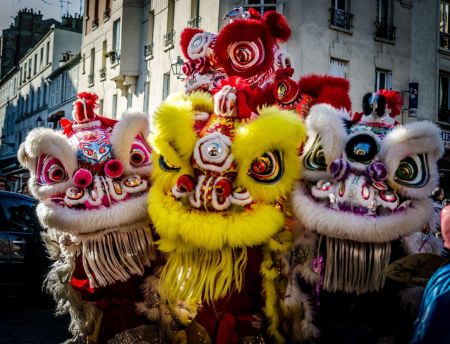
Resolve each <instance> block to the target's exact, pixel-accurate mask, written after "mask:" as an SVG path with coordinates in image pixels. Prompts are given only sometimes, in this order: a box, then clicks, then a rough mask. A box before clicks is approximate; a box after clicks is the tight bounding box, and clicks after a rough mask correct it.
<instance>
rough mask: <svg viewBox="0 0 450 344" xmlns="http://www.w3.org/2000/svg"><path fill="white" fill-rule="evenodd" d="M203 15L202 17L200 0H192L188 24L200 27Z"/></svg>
mask: <svg viewBox="0 0 450 344" xmlns="http://www.w3.org/2000/svg"><path fill="white" fill-rule="evenodd" d="M201 21H202V17H200V0H191V19H190V20H188V22H187V24H188V27H190V28H199V27H200V23H201Z"/></svg>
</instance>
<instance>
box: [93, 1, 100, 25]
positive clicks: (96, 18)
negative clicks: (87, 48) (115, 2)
mask: <svg viewBox="0 0 450 344" xmlns="http://www.w3.org/2000/svg"><path fill="white" fill-rule="evenodd" d="M94 2H95V4H94V20H93V21H92V29H96V28H97V27H98V2H99V0H94Z"/></svg>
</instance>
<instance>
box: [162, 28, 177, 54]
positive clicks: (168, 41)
mask: <svg viewBox="0 0 450 344" xmlns="http://www.w3.org/2000/svg"><path fill="white" fill-rule="evenodd" d="M174 41H175V31H174V30H171V31H169V32H168V33H166V34H165V35H164V50H165V51H167V50H169V49H172V48H173V47H174Z"/></svg>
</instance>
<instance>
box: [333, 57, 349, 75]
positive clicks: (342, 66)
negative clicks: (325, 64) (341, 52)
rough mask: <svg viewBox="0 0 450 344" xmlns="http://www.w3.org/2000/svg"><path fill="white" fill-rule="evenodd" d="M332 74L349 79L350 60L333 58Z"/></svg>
mask: <svg viewBox="0 0 450 344" xmlns="http://www.w3.org/2000/svg"><path fill="white" fill-rule="evenodd" d="M330 74H331V75H333V76H337V77H340V78H345V79H348V62H347V61H342V60H338V59H334V58H331V59H330Z"/></svg>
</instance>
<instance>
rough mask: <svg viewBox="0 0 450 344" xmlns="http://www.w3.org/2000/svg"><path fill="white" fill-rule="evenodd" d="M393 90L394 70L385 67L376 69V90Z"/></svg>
mask: <svg viewBox="0 0 450 344" xmlns="http://www.w3.org/2000/svg"><path fill="white" fill-rule="evenodd" d="M382 89H386V90H392V71H390V70H385V69H376V70H375V91H378V90H382Z"/></svg>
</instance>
